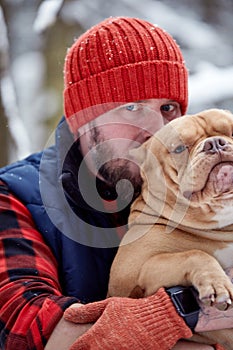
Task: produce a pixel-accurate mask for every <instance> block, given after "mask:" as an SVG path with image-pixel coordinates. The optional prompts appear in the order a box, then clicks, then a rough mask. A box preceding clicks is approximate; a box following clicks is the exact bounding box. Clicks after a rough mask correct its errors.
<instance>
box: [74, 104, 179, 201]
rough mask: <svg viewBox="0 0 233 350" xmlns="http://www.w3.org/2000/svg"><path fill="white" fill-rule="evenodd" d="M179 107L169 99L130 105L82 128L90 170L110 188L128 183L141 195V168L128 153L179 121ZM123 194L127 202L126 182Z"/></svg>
mask: <svg viewBox="0 0 233 350" xmlns="http://www.w3.org/2000/svg"><path fill="white" fill-rule="evenodd" d="M180 116H181V109H180V105H179V104H178V103H177V102H175V101H172V100H168V99H150V100H145V101H137V102H132V103H127V104H124V105H121V106H120V107H117V108H115V109H112V110H111V111H109V112H107V113H105V114H103V115H101V116H100V117H98V118H96V119H95V120H93V121H92V122H90V123H88V124H86V125H84V127H82V128H80V130H79V132H80V146H81V151H82V154H83V156H84V159H85V161H86V163H87V166H88V168H89V169H90V171H92V172H93V173H94V174H95V175H96V176H98V177H99V178H101V179H102V180H104V181H105V182H106V183H108V184H109V185H110V186H116V185H117V183H118V182H119V181H120V180H122V179H126V180H129V181H130V182H131V184H132V185H133V188H134V190H135V192H136V193H137V192H139V191H140V187H141V177H140V169H139V167H138V165H137V164H136V163H135V162H134V161H133V159H132V157H130V155H129V150H131V149H133V148H136V147H139V146H140V145H141V144H142V143H144V142H145V141H146V140H147V139H148V138H149V137H150V136H151V135H153V134H154V133H155V132H156V131H157V130H159V129H160V128H161V127H162V126H163V125H165V124H167V123H168V122H169V121H171V120H173V119H175V118H177V117H180ZM121 185H122V186H123V187H121V190H120V191H121V193H122V194H125V195H126V196H125V197H126V198H127V188H124V186H126V187H127V182H124V183H123V182H122V183H121Z"/></svg>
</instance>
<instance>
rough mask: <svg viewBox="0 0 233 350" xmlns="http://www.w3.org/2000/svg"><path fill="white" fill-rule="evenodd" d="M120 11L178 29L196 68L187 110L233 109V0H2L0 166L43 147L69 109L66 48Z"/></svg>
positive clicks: (192, 70) (192, 72)
mask: <svg viewBox="0 0 233 350" xmlns="http://www.w3.org/2000/svg"><path fill="white" fill-rule="evenodd" d="M121 15H125V16H131V17H132V16H137V17H140V18H145V19H147V20H149V21H151V22H153V23H155V24H158V25H160V26H162V27H163V28H164V29H166V30H167V31H168V32H169V33H170V34H172V35H173V37H175V39H176V40H177V42H178V43H179V45H180V47H181V49H182V51H183V54H184V57H185V60H186V64H187V66H188V68H189V71H190V79H189V87H190V96H189V110H188V112H190V113H193V112H198V111H199V110H202V109H205V108H212V107H219V108H225V109H230V110H232V111H233V20H232V16H233V0H195V1H192V0H164V1H156V0H44V1H39V0H0V147H1V152H0V166H2V165H4V164H7V163H9V162H11V161H14V160H16V159H19V158H22V157H24V156H27V155H28V154H29V153H31V152H34V151H38V150H40V149H42V148H43V147H45V145H46V143H47V140H48V139H49V137H50V135H51V134H52V132H53V130H54V128H55V126H56V124H57V122H58V121H59V119H60V117H61V116H62V114H63V105H62V91H63V63H64V57H65V54H66V51H67V48H68V47H70V46H71V45H72V43H73V41H74V39H75V38H77V37H78V36H79V35H80V34H81V33H82V32H83V31H85V30H86V29H87V28H89V27H90V26H92V25H94V24H96V23H97V22H99V21H100V20H102V19H104V18H106V17H109V16H121Z"/></svg>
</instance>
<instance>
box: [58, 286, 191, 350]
mask: <svg viewBox="0 0 233 350" xmlns="http://www.w3.org/2000/svg"><path fill="white" fill-rule="evenodd" d="M64 317H65V319H66V320H67V321H71V322H74V323H92V322H95V324H94V325H93V326H92V327H91V328H90V329H89V330H88V331H87V332H86V333H84V334H83V335H82V336H81V337H79V338H78V339H77V340H76V341H75V343H74V344H73V345H72V346H71V348H70V350H87V349H93V350H113V349H114V350H123V349H132V350H143V349H146V350H150V349H151V350H154V349H160V350H168V349H171V348H172V347H173V346H174V345H175V344H176V342H177V341H178V340H179V339H181V338H189V337H191V336H192V332H191V330H190V329H189V328H188V327H187V326H186V324H185V322H184V321H183V319H182V318H181V317H180V316H178V314H177V312H176V310H175V308H174V306H173V304H172V302H171V300H170V298H169V297H168V295H167V293H166V292H165V291H164V289H160V290H159V291H158V292H157V293H156V294H155V295H152V296H150V297H147V298H141V299H130V298H118V297H112V298H108V299H105V300H102V301H99V302H94V303H90V304H86V305H82V306H75V304H74V305H71V306H70V307H69V308H68V309H66V311H65V313H64Z"/></svg>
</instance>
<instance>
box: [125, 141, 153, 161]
mask: <svg viewBox="0 0 233 350" xmlns="http://www.w3.org/2000/svg"><path fill="white" fill-rule="evenodd" d="M147 152H148V150H147V148H146V147H145V146H144V145H143V144H142V145H141V146H140V147H138V148H134V149H131V150H130V151H129V154H130V156H132V157H133V160H135V162H136V163H137V164H138V165H142V164H143V162H144V161H145V159H146V154H147Z"/></svg>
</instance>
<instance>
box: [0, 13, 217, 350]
mask: <svg viewBox="0 0 233 350" xmlns="http://www.w3.org/2000/svg"><path fill="white" fill-rule="evenodd" d="M64 76H65V90H64V109H65V119H63V120H62V121H61V123H60V124H59V126H58V129H57V131H56V145H55V146H53V147H49V148H47V149H46V150H44V152H42V153H39V154H35V155H31V156H30V157H28V158H27V159H26V160H22V161H19V162H17V163H16V164H12V165H9V166H8V167H6V168H4V169H2V170H1V172H0V180H1V192H0V193H1V194H0V225H1V243H0V251H1V255H0V264H1V269H0V301H1V307H0V321H1V322H0V324H1V348H4V349H5V350H15V349H17V350H24V349H25V350H26V349H27V350H28V349H43V348H45V349H46V350H50V349H60V350H65V349H69V348H70V346H71V345H72V344H73V343H74V349H79V348H80V349H89V348H91V349H123V348H124V349H126V348H133V349H134V350H135V349H144V348H145V349H155V348H158V347H159V348H161V349H171V348H172V347H173V346H175V344H176V343H177V342H178V341H179V339H181V338H189V337H191V336H192V331H191V330H190V328H189V327H188V326H187V325H186V323H185V322H184V320H183V319H182V318H181V317H180V316H179V315H178V313H177V312H176V310H175V307H174V305H173V303H172V302H171V300H170V298H169V296H168V295H167V293H166V292H165V291H164V290H163V289H161V290H159V291H158V292H157V293H156V294H155V295H154V296H151V297H149V298H144V299H140V300H133V299H127V298H125V299H121V298H117V299H115V298H113V299H112V298H110V299H106V300H102V299H105V297H106V292H107V284H108V275H109V270H110V266H111V263H112V260H113V258H114V255H115V253H116V249H117V246H118V244H119V241H120V238H121V237H122V235H123V234H124V232H125V230H126V229H127V218H128V214H129V206H130V203H131V202H132V200H133V199H134V198H135V197H136V196H137V194H138V192H139V191H140V186H141V178H140V175H139V168H138V166H137V164H136V163H135V162H134V160H133V159H131V158H130V155H129V150H130V149H131V148H134V147H138V146H139V145H140V144H142V143H143V142H144V141H145V140H146V139H147V138H148V137H150V135H151V134H152V133H154V132H155V131H156V130H158V129H159V128H160V127H162V126H163V125H164V124H165V123H168V122H169V121H170V120H172V119H174V118H177V117H179V116H181V115H182V114H184V113H185V111H186V109H187V99H188V90H187V79H188V73H187V69H186V67H185V64H184V61H183V57H182V54H181V52H180V49H179V47H178V46H177V44H176V43H175V41H174V40H173V39H172V38H171V37H170V35H169V34H167V33H166V32H165V31H163V30H162V29H160V28H158V27H156V26H154V25H152V24H151V23H148V22H147V21H144V20H140V19H136V18H125V17H119V18H109V19H107V20H105V21H103V22H101V23H99V24H97V25H96V26H94V27H93V28H91V29H90V30H89V31H87V32H86V33H84V34H83V35H82V36H81V37H80V38H79V39H78V40H77V41H76V42H75V43H74V45H73V46H72V48H71V49H70V50H69V51H68V53H67V57H66V62H65V69H64ZM67 125H68V126H69V129H68V126H67ZM101 300H102V301H101ZM94 302H96V303H94ZM81 303H88V305H86V306H82V307H83V308H84V309H82V310H83V320H84V324H75V323H72V322H69V321H67V320H65V319H64V318H63V313H64V311H65V310H66V309H67V308H68V307H69V306H70V305H72V304H73V305H72V306H71V307H73V308H78V307H79V306H80V305H81ZM86 307H87V308H86ZM80 310H81V309H80ZM89 311H90V312H89ZM93 323H94V325H93ZM46 344H47V345H46ZM185 346H186V345H185V343H184V342H183V343H182V342H180V343H179V342H178V343H177V345H176V349H181V348H183V349H184V347H185ZM190 346H193V347H194V348H196V345H195V344H194V345H191V344H189V345H188V349H191V347H190ZM198 349H211V347H208V346H205V345H203V348H202V347H201V345H198Z"/></svg>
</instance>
